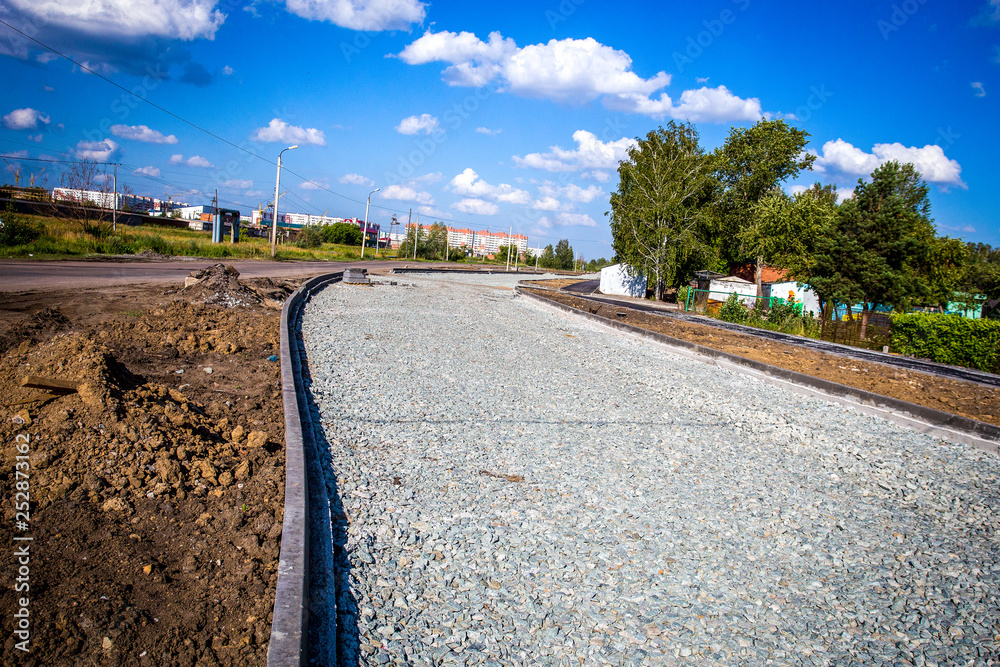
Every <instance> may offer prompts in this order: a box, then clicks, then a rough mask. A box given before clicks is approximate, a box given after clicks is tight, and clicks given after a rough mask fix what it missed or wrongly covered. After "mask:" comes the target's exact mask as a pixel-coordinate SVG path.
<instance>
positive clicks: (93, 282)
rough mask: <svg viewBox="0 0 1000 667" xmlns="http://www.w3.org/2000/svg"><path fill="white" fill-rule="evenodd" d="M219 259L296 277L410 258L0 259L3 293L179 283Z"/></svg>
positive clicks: (250, 274)
mask: <svg viewBox="0 0 1000 667" xmlns="http://www.w3.org/2000/svg"><path fill="white" fill-rule="evenodd" d="M219 261H223V262H224V263H225V264H232V265H233V266H235V267H236V270H237V271H239V272H240V275H241V276H244V277H246V278H264V277H269V278H292V277H309V276H318V275H320V274H322V273H330V272H332V271H341V270H343V269H344V268H345V267H348V266H363V267H364V268H366V269H368V271H369V272H375V271H388V270H389V269H392V268H394V267H402V266H406V262H397V261H391V262H384V261H372V260H368V261H364V262H271V261H261V260H229V261H225V260H218V259H213V258H210V257H197V258H192V259H183V260H168V261H164V262H134V261H130V262H82V261H72V260H70V261H25V260H9V261H0V292H25V291H29V290H49V289H66V288H72V287H102V286H108V285H129V284H134V283H180V282H183V281H184V277H185V276H187V275H188V274H189V273H191V272H192V271H195V270H197V269H201V268H204V267H206V266H211V265H212V264H215V263H217V262H219Z"/></svg>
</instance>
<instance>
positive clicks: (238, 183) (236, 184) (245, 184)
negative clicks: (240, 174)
mask: <svg viewBox="0 0 1000 667" xmlns="http://www.w3.org/2000/svg"><path fill="white" fill-rule="evenodd" d="M219 185H221V186H222V187H224V188H240V189H246V188H252V187H253V181H252V180H250V179H243V178H231V179H229V180H228V181H223V182H222V183H219ZM279 217H280V216H279Z"/></svg>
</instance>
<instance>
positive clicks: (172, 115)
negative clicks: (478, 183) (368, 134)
mask: <svg viewBox="0 0 1000 667" xmlns="http://www.w3.org/2000/svg"><path fill="white" fill-rule="evenodd" d="M0 24H3V25H5V26H7V27H8V28H10V29H11V30H13V31H14V32H16V33H18V34H19V35H21V36H22V37H24V38H25V39H28V40H31V41H32V42H34V43H35V44H38V45H39V46H41V47H42V48H45V49H47V50H49V51H51V52H52V53H54V54H56V55H57V56H59V57H60V58H63V59H64V60H67V61H69V62H71V63H73V64H74V65H76V66H77V67H79V68H80V69H81V70H83V71H85V72H88V73H90V74H93V75H94V76H96V77H97V78H99V79H101V80H102V81H105V82H106V83H108V84H110V85H112V86H114V87H115V88H118V89H119V90H122V91H124V92H125V93H127V94H129V95H131V96H132V97H134V98H135V99H137V100H139V101H141V102H145V103H146V104H148V105H150V106H151V107H153V108H155V109H158V110H159V111H161V112H163V113H165V114H167V115H168V116H170V117H171V118H174V119H176V120H178V121H180V122H182V123H184V124H185V125H189V126H191V127H193V128H194V129H196V130H198V131H200V132H203V133H205V134H207V135H208V136H210V137H212V138H214V139H217V140H218V141H221V142H222V143H224V144H226V145H228V146H231V147H232V148H235V149H236V150H238V151H241V152H243V153H246V154H247V155H250V156H252V157H255V158H257V159H258V160H261V161H263V162H266V163H267V164H269V165H272V166H275V167H277V166H278V163H277V162H276V161H273V160H269V159H268V158H266V157H264V156H262V155H259V154H257V153H254V152H253V151H251V150H250V149H248V148H245V147H243V146H240V145H239V144H236V143H234V142H232V141H230V140H228V139H226V138H225V137H222V136H220V135H218V134H216V133H214V132H212V131H211V130H208V129H206V128H204V127H202V126H200V125H198V124H197V123H194V122H192V121H189V120H187V119H186V118H183V117H182V116H180V115H178V114H176V113H174V112H172V111H170V110H169V109H166V108H165V107H162V106H160V105H159V104H156V103H155V102H152V101H150V100H149V99H147V98H145V97H141V96H138V95H135V94H134V93H133V92H132V91H130V90H129V89H127V88H125V87H124V86H122V85H121V84H119V83H117V82H116V81H114V80H112V79H110V78H108V77H106V76H104V75H103V74H101V73H100V72H97V71H95V70H93V69H92V68H90V67H88V66H86V65H84V64H83V63H80V62H78V61H76V60H74V59H73V58H71V57H69V56H68V55H66V54H64V53H62V52H61V51H59V50H57V49H55V48H53V47H52V46H49V45H48V44H45V43H44V42H42V41H40V40H38V39H36V38H35V37H32V36H31V35H28V34H27V33H25V32H24V31H22V30H20V29H18V28H16V27H15V26H13V25H11V24H10V23H8V22H7V21H5V20H3V19H0ZM18 159H29V158H18ZM100 164H109V165H110V164H115V163H100ZM282 168H283V169H284V170H285V171H286V173H288V174H291V175H293V176H296V177H298V178H300V179H302V181H303V182H308V183H310V184H311V185H313V186H315V187H316V188H317V189H319V190H322V191H324V192H327V193H329V194H332V195H335V196H337V197H340V198H342V199H346V200H347V201H350V202H354V203H356V204H362V203H365V201H364V200H358V199H354V198H353V197H348V196H347V195H344V194H341V193H339V192H336V191H335V190H331V189H330V188H328V187H326V186H324V185H323V184H322V183H317V182H316V181H313V180H311V179H309V178H308V177H306V176H303V175H302V174H299V173H298V172H295V171H293V170H291V169H289V168H287V167H285V166H284V165H282ZM373 208H376V209H382V210H384V211H389V212H392V213H405V212H406V211H404V210H403V209H395V208H391V207H388V206H382V205H379V204H375V205H374V206H373ZM432 217H435V218H437V219H438V220H440V221H441V222H450V223H453V224H457V225H470V226H478V227H480V228H482V227H484V225H479V224H476V225H474V224H473V223H471V222H467V221H463V220H457V219H449V218H443V217H439V216H432ZM494 227H496V228H499V229H500V230H501V231H502V227H503V226H496V225H493V226H491V225H486V226H485V228H486V229H487V230H490V229H492V228H494ZM533 236H540V237H541V238H555V237H546V236H542V235H540V234H533ZM573 240H576V241H580V242H583V241H584V240H583V239H573Z"/></svg>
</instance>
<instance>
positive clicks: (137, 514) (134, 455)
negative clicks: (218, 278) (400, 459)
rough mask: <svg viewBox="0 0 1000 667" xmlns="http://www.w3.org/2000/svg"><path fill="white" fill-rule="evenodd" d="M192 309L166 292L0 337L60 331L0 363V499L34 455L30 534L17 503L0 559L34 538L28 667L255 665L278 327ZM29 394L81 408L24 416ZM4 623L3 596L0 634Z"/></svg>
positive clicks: (276, 419)
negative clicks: (20, 457) (50, 384)
mask: <svg viewBox="0 0 1000 667" xmlns="http://www.w3.org/2000/svg"><path fill="white" fill-rule="evenodd" d="M272 287H274V289H279V288H280V285H275V286H272ZM247 289H248V290H249V288H247ZM250 291H251V292H252V290H250ZM254 294H256V293H255V292H254ZM187 298H188V294H187V293H183V292H178V293H175V295H174V299H176V300H174V301H167V300H166V299H165V298H164V295H163V292H162V288H161V289H159V290H157V291H155V292H154V291H152V290H151V291H150V295H149V296H148V298H147V300H146V301H145V302H144V303H142V304H141V305H140V304H138V303H136V302H135V300H134V299H130V300H129V301H126V302H121V303H117V304H115V305H114V306H109V310H108V311H106V313H105V314H102V315H101V316H100V318H99V319H90V320H83V319H79V320H77V319H74V321H73V322H70V321H68V320H66V318H65V317H63V316H62V315H61V314H60V313H59V311H56V310H54V309H53V311H52V312H45V311H43V312H41V313H36V314H35V315H30V316H27V317H24V318H23V319H22V320H20V321H19V322H16V323H14V326H12V327H11V328H10V329H9V330H8V332H7V334H10V333H11V331H17V332H19V335H20V333H23V332H24V331H26V330H28V329H29V328H30V327H31V326H35V325H37V326H39V327H41V328H40V329H39V331H42V332H44V331H46V330H51V329H58V331H56V332H55V333H54V334H52V333H50V334H49V335H48V336H45V335H42V334H40V335H39V336H40V340H39V341H38V342H34V341H33V340H31V339H25V340H21V341H20V342H18V343H17V345H16V346H14V347H11V348H10V349H8V350H7V351H6V352H5V353H0V442H3V443H9V444H10V446H5V447H3V448H0V485H2V486H3V488H7V489H14V488H15V482H16V480H15V470H16V469H17V468H16V465H15V464H16V455H17V450H16V449H15V448H14V446H13V443H15V441H17V440H16V439H17V438H18V437H21V438H28V440H29V442H30V449H31V451H30V463H31V465H30V470H29V482H30V484H29V486H30V497H31V511H30V522H29V528H28V530H27V533H24V532H15V526H16V524H15V518H16V517H15V506H14V503H13V502H10V503H5V504H4V505H3V508H2V519H0V541H2V542H5V543H7V544H14V542H13V537H14V535H15V534H17V535H23V534H28V535H30V536H31V537H32V538H33V540H32V542H31V582H30V583H31V588H30V601H31V614H32V617H31V618H32V633H31V653H30V654H27V655H24V656H21V655H20V653H17V655H19V659H20V662H22V663H24V664H25V665H53V664H77V665H105V664H108V665H110V664H135V665H263V664H265V662H266V654H267V643H268V638H269V635H270V624H271V613H272V605H273V601H274V586H275V583H276V578H277V564H278V553H279V544H280V537H281V522H282V519H283V483H284V482H283V480H284V463H283V461H284V456H283V451H282V448H281V447H280V443H281V442H282V439H283V424H282V414H283V413H282V405H281V393H280V387H279V381H280V369H279V365H278V364H276V363H273V362H271V361H269V360H268V357H270V356H271V355H273V354H274V353H275V352H276V351H277V349H278V317H277V313H275V312H274V311H273V310H267V309H264V308H260V307H257V308H223V307H219V306H218V305H210V304H205V303H202V302H201V301H200V300H194V301H193V302H189V301H187ZM81 312H84V311H81ZM107 312H110V313H112V315H110V316H108V315H107ZM76 317H77V316H76V315H74V318H76ZM81 317H82V316H81ZM95 318H96V316H95ZM46 327H49V329H46ZM70 328H71V329H72V331H71V332H66V331H65V330H66V329H70ZM27 376H35V377H41V378H47V379H49V380H60V381H63V382H65V383H69V384H71V385H73V386H76V387H77V391H76V392H75V393H70V394H68V395H64V396H57V397H51V396H50V397H47V398H46V399H45V400H43V401H34V402H29V403H22V402H21V401H23V400H25V399H30V398H32V395H33V392H35V391H37V390H32V389H28V388H24V387H21V386H20V385H21V381H22V380H23V379H24V378H25V377H27ZM16 608H17V599H16V595H15V592H14V589H13V586H8V587H6V588H4V589H0V617H2V618H7V619H12V618H14V616H13V614H14V611H15V609H16ZM4 627H5V628H6V631H5V633H4V639H3V641H4V649H5V650H6V651H7V652H9V653H14V645H13V644H14V642H15V641H16V639H15V637H14V635H13V633H12V632H11V630H10V627H9V625H8V624H6V623H5V624H4Z"/></svg>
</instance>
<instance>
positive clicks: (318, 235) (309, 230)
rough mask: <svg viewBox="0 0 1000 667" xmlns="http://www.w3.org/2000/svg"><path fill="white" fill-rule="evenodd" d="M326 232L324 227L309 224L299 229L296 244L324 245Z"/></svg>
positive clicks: (302, 245) (313, 246)
mask: <svg viewBox="0 0 1000 667" xmlns="http://www.w3.org/2000/svg"><path fill="white" fill-rule="evenodd" d="M324 237H325V234H324V233H323V228H322V227H317V226H312V225H309V226H307V227H303V228H302V229H300V230H299V235H298V238H297V239H296V240H295V245H297V246H298V247H300V248H318V247H320V246H321V245H323V241H325V240H326V239H325V238H324Z"/></svg>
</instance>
